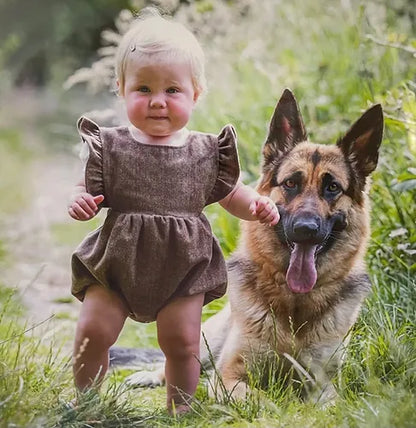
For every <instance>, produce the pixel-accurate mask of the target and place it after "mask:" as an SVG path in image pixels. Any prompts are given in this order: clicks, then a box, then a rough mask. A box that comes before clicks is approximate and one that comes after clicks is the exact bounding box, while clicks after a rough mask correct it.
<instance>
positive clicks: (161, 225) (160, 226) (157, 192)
mask: <svg viewBox="0 0 416 428" xmlns="http://www.w3.org/2000/svg"><path fill="white" fill-rule="evenodd" d="M78 130H79V133H80V135H81V138H82V140H83V141H84V142H85V143H87V144H88V146H89V158H88V161H87V164H86V169H85V183H86V188H87V192H89V193H90V194H92V195H94V196H95V195H99V194H103V195H104V197H105V199H104V201H103V204H102V206H103V207H108V208H109V210H108V212H107V217H106V219H105V221H104V224H103V225H102V226H101V227H100V228H98V229H97V230H95V231H93V232H91V233H90V234H89V235H87V237H86V238H85V239H84V241H83V242H82V243H81V244H80V245H79V246H78V248H77V249H76V250H75V252H74V254H73V255H72V294H73V295H74V296H76V297H77V298H78V299H80V300H82V299H83V298H84V295H85V290H86V288H87V287H88V286H89V285H91V284H97V283H98V284H101V285H102V286H104V287H108V288H111V289H112V290H116V291H117V292H119V293H120V295H121V296H122V298H123V299H124V300H125V302H126V304H127V306H128V307H129V309H130V312H131V314H130V316H131V318H133V319H135V320H136V321H143V322H149V321H154V320H155V319H156V315H157V313H158V311H159V310H160V309H161V308H162V307H163V306H164V305H166V303H168V302H169V301H170V300H171V299H172V298H173V297H177V296H189V295H193V294H197V293H205V301H204V304H206V303H209V302H210V301H212V300H214V299H216V298H219V297H221V296H223V295H224V293H225V290H226V284H227V272H226V268H225V262H224V258H223V256H222V253H221V249H220V246H219V244H218V242H217V239H216V238H215V237H214V236H213V234H212V231H211V227H210V225H209V223H208V220H207V219H206V217H205V215H204V214H202V210H203V208H204V207H205V206H206V205H208V204H211V203H213V202H216V201H219V200H221V199H222V198H224V197H225V196H226V195H227V194H228V193H230V192H231V190H232V189H233V188H234V186H235V184H236V182H237V180H238V176H239V171H240V169H239V164H238V156H237V149H236V135H235V131H234V129H233V127H232V126H231V125H227V126H225V127H224V128H223V130H222V131H221V133H220V134H219V136H215V135H211V134H204V133H200V132H193V131H191V132H190V133H189V135H188V137H187V140H186V142H185V144H183V145H182V146H166V145H165V146H156V145H148V144H143V143H140V142H138V141H136V140H135V139H134V138H133V137H132V136H131V133H130V131H129V129H128V128H127V127H116V128H100V127H98V126H97V125H96V124H95V123H94V122H92V121H90V120H89V119H87V118H85V117H82V118H81V119H80V120H79V121H78Z"/></svg>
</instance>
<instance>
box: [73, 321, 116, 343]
mask: <svg viewBox="0 0 416 428" xmlns="http://www.w3.org/2000/svg"><path fill="white" fill-rule="evenodd" d="M118 334H119V331H115V329H114V328H113V326H112V325H111V323H110V322H97V321H96V320H93V319H89V318H84V319H82V320H79V322H78V324H77V331H76V338H75V343H76V346H77V345H78V346H83V347H89V346H90V347H94V348H95V349H97V348H98V349H109V348H110V347H111V346H112V345H114V343H115V342H116V340H117V338H118Z"/></svg>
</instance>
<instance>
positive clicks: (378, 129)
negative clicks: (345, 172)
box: [337, 104, 383, 177]
mask: <svg viewBox="0 0 416 428" xmlns="http://www.w3.org/2000/svg"><path fill="white" fill-rule="evenodd" d="M382 138H383V110H382V108H381V105H380V104H376V105H374V106H373V107H371V108H369V109H368V110H367V111H366V112H365V113H364V114H363V115H362V116H361V117H360V118H359V119H358V120H357V121H356V122H355V123H354V124H353V125H352V126H351V128H350V129H349V130H348V131H347V133H346V134H345V136H344V137H343V138H341V139H340V140H339V141H338V142H337V145H338V147H340V148H341V150H342V152H343V153H344V156H345V157H346V158H347V160H348V161H349V162H350V163H351V165H352V166H353V168H355V169H356V170H357V172H358V173H359V174H360V175H361V176H363V177H367V176H368V175H369V174H370V173H371V172H373V171H374V170H375V169H376V166H377V162H378V150H379V147H380V144H381V140H382Z"/></svg>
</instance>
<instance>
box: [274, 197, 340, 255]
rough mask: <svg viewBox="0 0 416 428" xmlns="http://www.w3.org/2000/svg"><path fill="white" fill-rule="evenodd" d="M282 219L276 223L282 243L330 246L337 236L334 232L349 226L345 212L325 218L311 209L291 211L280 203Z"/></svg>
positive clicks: (279, 208)
mask: <svg viewBox="0 0 416 428" xmlns="http://www.w3.org/2000/svg"><path fill="white" fill-rule="evenodd" d="M277 208H278V210H279V213H280V221H279V223H278V224H277V225H276V229H277V234H278V237H279V239H280V241H281V242H282V243H285V244H288V245H291V244H294V243H300V244H310V245H320V246H325V247H328V245H330V244H331V241H332V240H333V238H334V237H335V234H334V233H333V232H341V231H342V230H344V229H345V227H346V226H347V223H346V220H345V214H344V213H342V212H337V213H335V214H333V215H332V216H329V217H327V218H323V217H321V216H319V215H317V214H316V213H312V212H310V211H298V212H295V213H289V212H288V211H287V210H286V209H285V208H284V207H283V206H280V205H278V207H277Z"/></svg>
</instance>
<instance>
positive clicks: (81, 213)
mask: <svg viewBox="0 0 416 428" xmlns="http://www.w3.org/2000/svg"><path fill="white" fill-rule="evenodd" d="M103 200H104V196H103V195H97V196H92V195H90V194H89V193H87V191H86V189H85V182H84V179H82V180H80V181H79V182H78V183H77V184H76V185H75V188H74V190H73V192H72V195H71V199H70V201H69V205H68V214H69V215H70V216H71V217H72V218H73V219H75V220H80V221H85V220H89V219H91V218H92V217H94V216H95V215H96V214H97V212H98V205H99V204H100V203H101V202H102V201H103Z"/></svg>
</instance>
